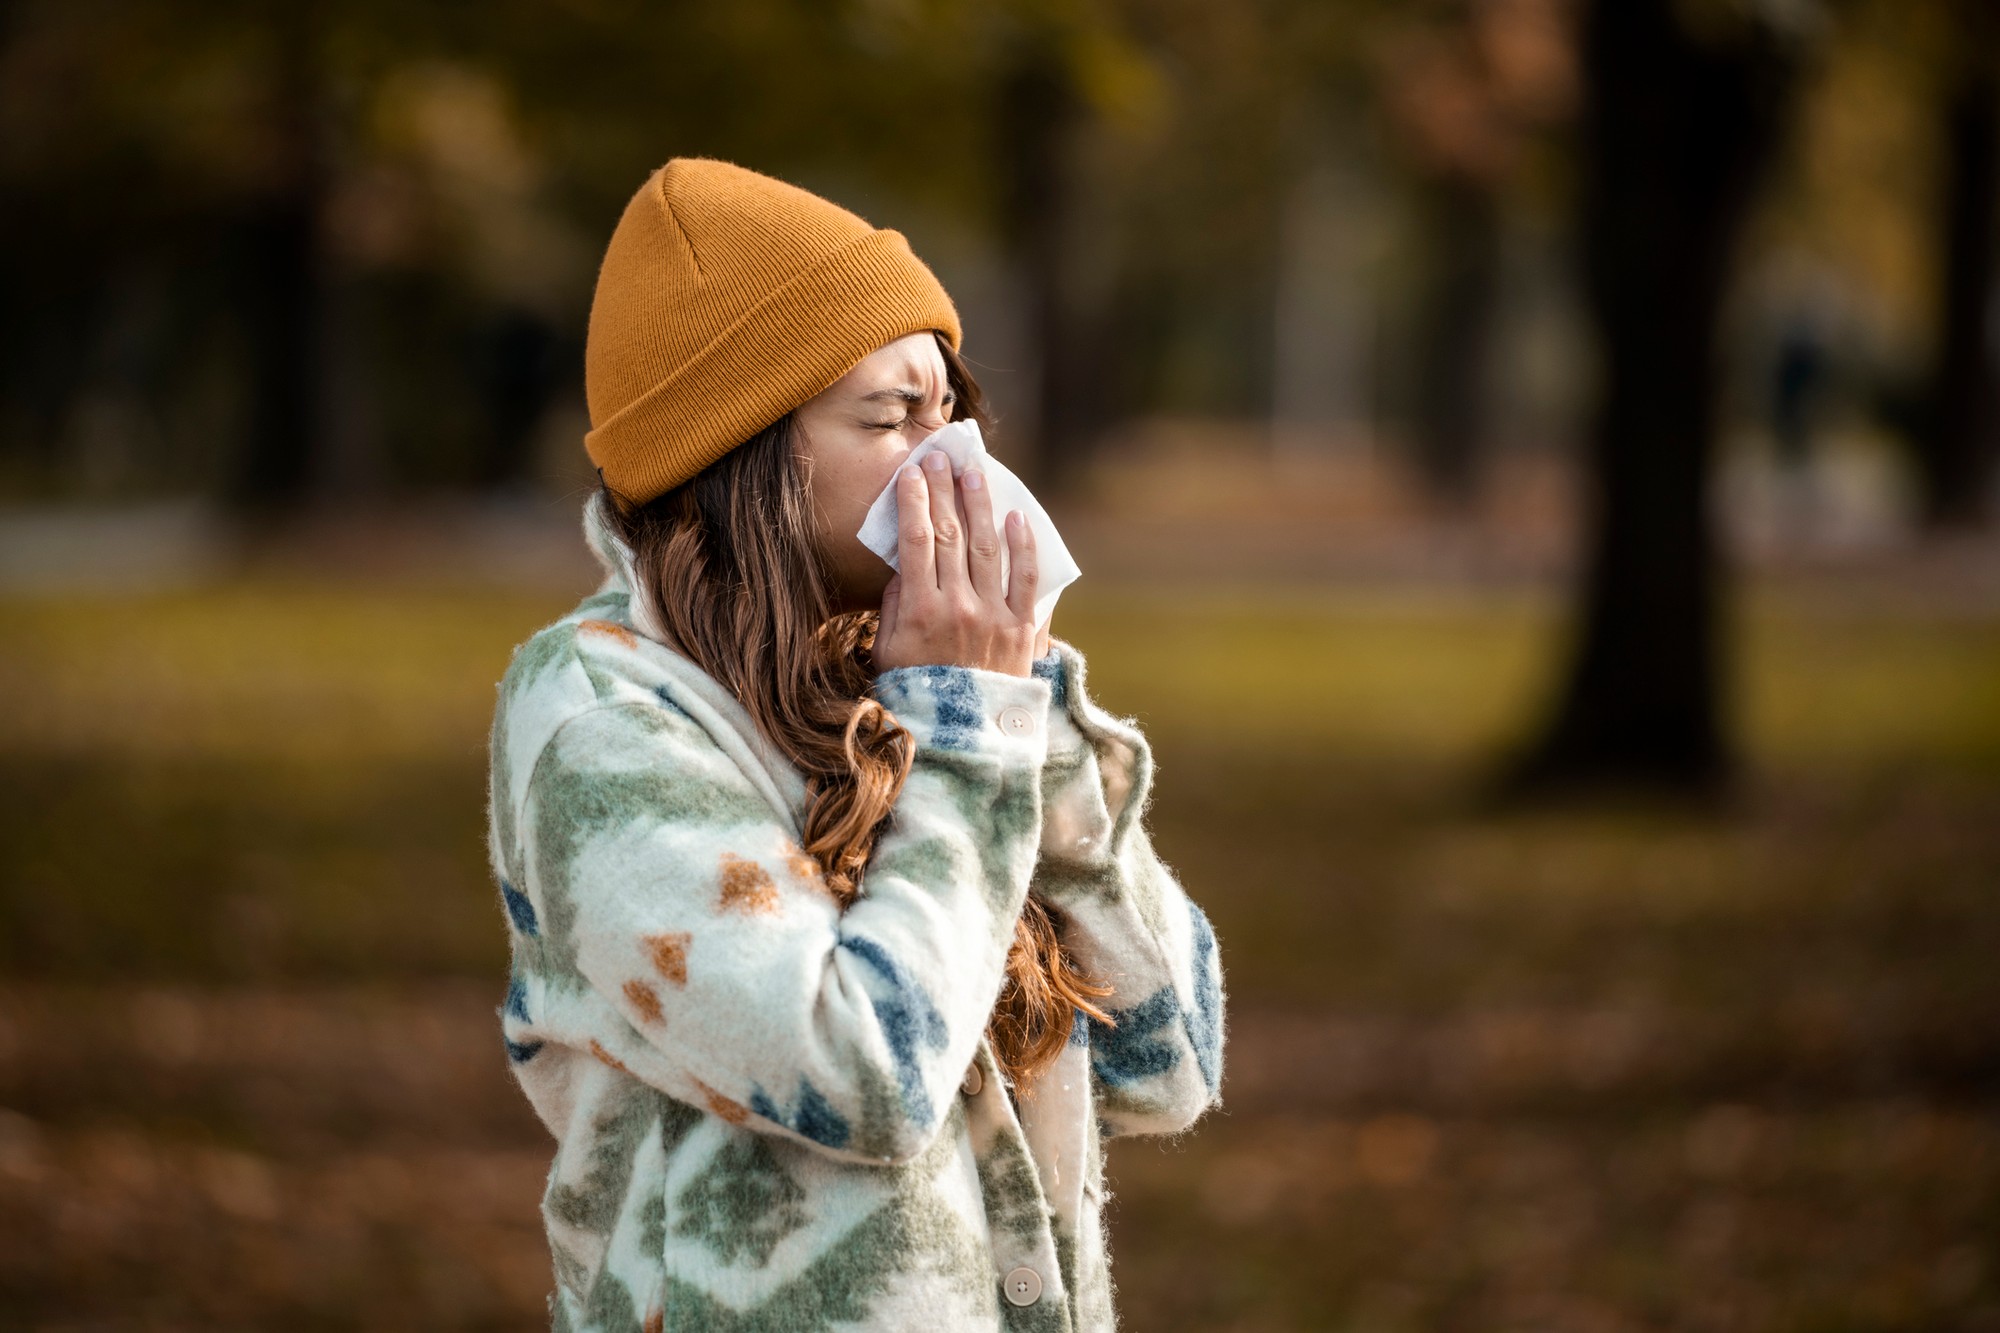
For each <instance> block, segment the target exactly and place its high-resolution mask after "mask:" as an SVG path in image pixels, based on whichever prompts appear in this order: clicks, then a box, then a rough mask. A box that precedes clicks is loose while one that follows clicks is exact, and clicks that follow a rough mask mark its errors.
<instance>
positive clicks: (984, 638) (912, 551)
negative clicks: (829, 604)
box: [873, 449, 1047, 676]
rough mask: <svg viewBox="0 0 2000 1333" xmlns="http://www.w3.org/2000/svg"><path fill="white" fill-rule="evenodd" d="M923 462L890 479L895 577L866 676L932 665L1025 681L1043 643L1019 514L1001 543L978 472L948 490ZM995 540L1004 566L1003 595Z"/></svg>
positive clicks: (945, 476)
mask: <svg viewBox="0 0 2000 1333" xmlns="http://www.w3.org/2000/svg"><path fill="white" fill-rule="evenodd" d="M924 462H925V464H926V465H927V466H925V467H922V468H919V467H915V466H912V465H909V464H905V465H904V466H903V468H902V469H901V470H900V471H899V472H898V473H897V474H896V528H897V541H896V558H897V560H898V561H899V562H900V564H901V566H902V568H901V569H900V570H899V571H898V572H897V574H896V576H895V577H894V578H892V579H890V580H889V586H888V588H887V589H885V590H884V592H883V594H882V624H881V627H880V628H879V629H878V630H877V631H876V633H875V647H874V653H873V656H874V661H875V669H876V670H877V671H888V670H891V669H892V668H895V667H901V666H924V665H929V664H932V663H939V664H944V665H951V666H967V667H977V668H980V669H983V670H986V671H999V672H1004V673H1005V674H1007V675H1010V676H1026V675H1029V674H1030V672H1031V670H1032V666H1033V663H1034V660H1035V658H1036V657H1037V656H1038V655H1039V654H1037V653H1036V646H1037V643H1038V642H1040V641H1041V640H1042V639H1045V638H1046V635H1045V634H1041V635H1038V633H1037V629H1036V625H1035V620H1034V616H1035V588H1036V584H1037V582H1038V581H1039V577H1040V575H1039V572H1038V570H1037V568H1036V564H1035V537H1034V534H1033V533H1032V532H1031V531H1029V528H1028V522H1027V516H1026V515H1024V514H1022V513H1021V512H1020V511H1019V510H1018V509H1017V510H1014V511H1013V512H1012V513H1010V514H1008V515H1007V522H1006V524H1005V525H1004V526H1005V535H1004V536H1003V535H1002V533H1001V532H1000V531H999V530H998V529H996V528H995V526H994V521H993V493H992V491H990V490H988V489H987V488H986V486H985V485H984V484H983V483H984V481H985V478H984V477H983V476H981V475H980V473H979V471H978V469H977V468H967V469H966V470H965V474H964V475H963V476H961V477H960V478H959V479H958V480H957V482H955V483H954V482H953V480H952V475H951V459H950V458H949V457H948V456H946V454H945V453H944V451H943V450H941V449H940V450H933V451H932V452H931V453H930V454H929V455H928V456H927V457H926V458H925V459H924ZM1003 540H1004V541H1005V542H1006V543H1007V548H1006V549H1007V556H1008V563H1009V565H1010V566H1011V568H1010V569H1009V570H1008V578H1007V584H1008V586H1007V587H1004V588H1003V587H1002V586H1001V580H1000V549H1001V548H1000V543H1001V542H1002V541H1003ZM1046 651H1047V650H1046V648H1044V649H1043V652H1046Z"/></svg>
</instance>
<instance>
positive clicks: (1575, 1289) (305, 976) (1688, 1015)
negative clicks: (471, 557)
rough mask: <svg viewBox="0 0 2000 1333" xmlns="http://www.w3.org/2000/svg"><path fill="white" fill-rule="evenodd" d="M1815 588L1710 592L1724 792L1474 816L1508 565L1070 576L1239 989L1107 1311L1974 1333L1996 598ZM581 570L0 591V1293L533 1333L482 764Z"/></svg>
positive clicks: (1125, 1213)
mask: <svg viewBox="0 0 2000 1333" xmlns="http://www.w3.org/2000/svg"><path fill="white" fill-rule="evenodd" d="M360 564H365V562H358V563H357V567H359V566H360ZM1860 586H1861V585H1860V584H1857V583H1855V582H1854V581H1851V580H1850V581H1843V580H1839V579H1833V580H1827V579H1812V578H1790V577H1775V576H1774V577H1758V578H1754V579H1752V580H1750V581H1749V582H1748V583H1747V584H1746V585H1745V586H1744V587H1743V588H1742V589H1741V590H1740V595H1739V596H1737V597H1736V598H1735V599H1733V601H1732V603H1731V615H1730V628H1731V636H1730V637H1731V641H1732V643H1733V645H1734V648H1735V659H1734V660H1735V662H1736V666H1735V668H1734V670H1733V671H1732V684H1733V691H1732V698H1733V700H1734V710H1733V711H1734V722H1735V726H1736V729H1737V731H1738V734H1739V735H1740V736H1741V737H1742V741H1743V750H1744V755H1745V765H1744V770H1743V775H1742V778H1741V780H1740V782H1739V783H1738V785H1737V787H1736V788H1735V790H1734V791H1733V793H1732V794H1731V796H1730V797H1729V799H1728V800H1727V801H1725V802H1724V803H1723V804H1722V805H1721V806H1720V807H1719V808H1718V807H1709V808H1700V807H1683V808H1649V807H1640V806H1605V807H1600V808H1597V809H1592V810H1557V809H1539V810H1512V811H1501V810H1495V809H1491V808H1489V807H1487V806H1486V805H1484V804H1483V803H1482V801H1481V799H1480V797H1481V793H1482V782H1483V779H1484V778H1485V777H1486V776H1487V775H1488V774H1489V773H1490V772H1491V766H1492V764H1493V762H1494V761H1495V760H1496V759H1497V758H1498V757H1499V756H1500V755H1501V754H1503V753H1504V752H1505V750H1506V747H1507V746H1508V745H1509V744H1510V743H1511V742H1512V741H1514V740H1516V739H1518V738H1519V737H1520V736H1521V735H1522V734H1523V732H1524V730H1525V729H1526V728H1527V727H1528V725H1529V724H1530V722H1531V720H1532V718H1533V716H1534V714H1535V710H1536V707H1537V705H1538V704H1539V702H1540V701H1541V698H1542V691H1543V689H1544V688H1545V686H1546V684H1547V681H1548V679H1549V677H1550V674H1551V672H1552V670H1553V665H1554V661H1555V654H1556V651H1557V648H1558V645H1559V642H1560V636H1561V619H1560V616H1559V613H1558V611H1559V608H1558V601H1557V599H1556V597H1555V596H1554V595H1553V593H1552V592H1551V591H1549V590H1548V589H1546V588H1544V587H1540V586H1539V585H1537V584H1536V583H1535V582H1534V581H1533V580H1516V581H1513V582H1504V583H1502V584H1499V585H1496V586H1484V585H1480V584H1477V583H1468V582H1465V581H1462V580H1461V581H1456V582H1451V581H1446V582H1444V583H1438V584H1436V585H1431V584H1426V583H1424V582H1423V581H1421V580H1418V581H1414V582H1412V581H1404V582H1379V581H1378V582H1374V583H1363V584H1357V585H1353V586H1345V587H1329V586H1320V585H1313V584H1310V583H1307V584H1299V585H1278V584H1264V585H1257V586H1256V587H1255V588H1251V587H1246V586H1234V585H1228V584H1220V583H1218V584H1212V585H1199V586H1198V585H1192V584H1188V585H1181V586H1174V585H1170V584H1167V583H1164V582H1160V581H1155V582H1154V583H1151V584H1141V583H1137V582H1123V583H1121V582H1118V581H1116V580H1098V581H1096V582H1093V580H1091V579H1086V580H1085V581H1084V582H1083V583H1081V584H1079V585H1077V587H1076V588H1075V589H1074V590H1073V591H1072V592H1071V593H1069V594H1067V595H1066V596H1065V598H1064V602H1063V606H1062V609H1061V612H1060V613H1059V618H1060V620H1061V622H1062V623H1060V624H1059V625H1058V627H1057V630H1058V633H1060V634H1062V635H1063V636H1064V637H1066V638H1068V639H1070V640H1071V641H1072V642H1074V643H1075V644H1077V645H1078V646H1079V647H1080V648H1082V649H1083V651H1084V652H1085V653H1086V654H1087V656H1088V659H1089V662H1090V670H1091V679H1092V682H1093V686H1094V690H1095V692H1096V694H1097V696H1098V698H1099V699H1100V701H1101V702H1102V703H1104V704H1105V705H1106V706H1107V707H1110V708H1112V709H1114V710H1115V711H1118V712H1120V713H1124V714H1127V715H1132V716H1136V717H1137V718H1138V719H1139V720H1140V721H1141V722H1142V723H1143V724H1144V725H1145V727H1146V728H1147V730H1148V732H1149V733H1150V735H1151V736H1152V738H1153V741H1154V744H1155V747H1156V756H1157V759H1158V786H1157V789H1156V796H1155V800H1154V804H1153V806H1152V809H1151V814H1150V823H1151V827H1152V829H1153V831H1154V836H1155V840H1156V843H1157V845H1158V847H1159V849H1160V851H1161V853H1162V855H1163V856H1164V857H1165V859H1166V860H1167V861H1168V863H1169V864H1170V865H1171V866H1173V867H1174V869H1175V870H1176V871H1177V872H1178V874H1179V875H1180V877H1181V880H1182V882H1183V884H1184V885H1185V886H1186V888H1187V889H1188V891H1189V893H1190V894H1192V895H1193V896H1194V897H1195V898H1196V899H1197V900H1198V901H1200V902H1201V904H1202V905H1203V906H1204V908H1206V909H1207V911H1208V912H1209V915H1210V917H1211V918H1212V920H1213V922H1214V924H1215V928H1216V931H1217V934H1218V937H1219V940H1220V943H1221V952H1222V959H1223V963H1224V967H1225V972H1226V980H1227V986H1228V994H1229V1006H1230V1007H1229V1038H1230V1040H1229V1046H1228V1049H1227V1057H1226V1081H1225V1089H1224V1090H1225V1101H1224V1105H1223V1106H1222V1108H1221V1109H1219V1110H1217V1111H1215V1112H1213V1113H1212V1114H1211V1115H1210V1116H1208V1117H1207V1118H1206V1119H1204V1120H1203V1121H1202V1122H1201V1123H1200V1124H1199V1125H1198V1126H1197V1127H1196V1129H1195V1130H1194V1132H1192V1133H1190V1134H1188V1135H1186V1136H1183V1137H1181V1138H1179V1139H1176V1140H1173V1141H1159V1140H1126V1141H1120V1142H1118V1143H1116V1144H1114V1145H1113V1148H1112V1153H1111V1162H1110V1167H1111V1180H1110V1187H1111V1195H1112V1197H1111V1200H1110V1205H1109V1207H1110V1213H1109V1216H1110V1219H1111V1226H1112V1233H1113V1234H1112V1239H1113V1245H1114V1273H1115V1276H1116V1278H1117V1280H1118V1283H1119V1287H1120V1305H1121V1308H1122V1310H1123V1312H1124V1314H1125V1317H1126V1321H1127V1326H1128V1327H1129V1328H1131V1329H1133V1330H1143V1331H1144V1333H1154V1331H1156V1330H1158V1331H1167V1330H1204V1331H1215V1333H1225V1331H1226V1333H1282V1331H1286V1330H1355V1333H1364V1331H1365V1333H1392V1331H1395V1330H1412V1331H1415V1330H1468V1331H1470V1330H1529V1329H1533V1330H1545V1331H1555V1333H1562V1331H1568V1330H1574V1331H1575V1333H1585V1331H1595V1330H1603V1331H1604V1333H1614V1331H1622V1330H1641V1329H1686V1330H1718V1331H1721V1330H1797V1331H1799V1333H1807V1331H1809V1330H1827V1331H1828V1333H1832V1331H1835V1330H1838V1331H1840V1333H1854V1331H1859V1330H1900V1329H1915V1328H1923V1329H1958V1328H1962V1329H2000V1258H1996V1255H2000V967H1996V965H1995V960H1996V959H2000V615H1996V614H1995V610H1996V608H1995V605H1994V603H1993V600H1992V599H1991V598H1990V597H1986V596H1973V597H1970V598H1965V597H1958V596H1954V595H1934V594H1935V591H1936V590H1935V588H1933V587H1932V586H1931V585H1930V583H1929V582H1928V575H1925V576H1923V577H1918V576H1914V575H1913V576H1909V578H1908V579H1907V580H1906V581H1905V583H1903V584H1899V583H1898V582H1897V581H1896V579H1895V578H1893V577H1891V578H1887V579H1886V580H1881V579H1878V580H1876V581H1875V582H1874V583H1872V584H1869V585H1868V589H1867V590H1863V591H1857V589H1858V588H1860ZM576 595H577V594H576V593H575V591H574V590H572V591H570V592H560V591H557V590H552V589H550V588H547V587H540V588H535V589H532V590H522V589H516V590H513V591H501V590H496V589H494V588H493V587H492V586H490V585H485V586H479V585H468V584H461V583H453V582H449V581H427V580H425V579H422V578H411V577H392V576H389V575H384V574H380V573H379V572H378V573H373V574H369V573H363V574H350V575H347V576H342V577H332V576H328V575H325V574H323V573H307V572H300V571H298V570H292V571H289V572H287V571H284V570H266V571H264V572H261V573H247V574H244V575H242V576H240V577H230V578H226V579H222V580H219V581H209V582H202V583H199V584H198V585H194V586H187V587H177V586H172V585H166V586H161V587H158V588H152V589H147V588H145V587H137V588H133V589H130V590H127V591H122V592H120V591H115V590H114V591H105V590H98V591H94V592H91V593H89V594H87V595H85V594H80V593H69V594H34V593H29V592H17V593H11V594H7V595H5V596H4V597H0V644H4V645H5V647H4V649H0V688H4V689H5V691H6V693H7V695H8V697H9V699H10V700H11V703H10V706H9V707H8V708H6V709H4V710H0V791H4V792H5V800H4V802H0V1108H4V1109H0V1309H4V1310H5V1311H7V1312H8V1313H7V1316H6V1318H5V1319H4V1320H0V1322H5V1323H7V1324H9V1326H21V1327H34V1328H43V1329H74V1330H83V1329H91V1330H100V1329H101V1330H126V1329H197V1328H199V1329H263V1328H270V1329H288V1330H289V1329H342V1328H368V1329H384V1330H389V1329H418V1328H421V1329H433V1330H435V1329H492V1330H500V1329H521V1330H525V1329H530V1328H535V1327H541V1326H545V1320H544V1318H543V1314H542V1311H543V1299H544V1296H545V1295H546V1293H547V1291H548V1289H549V1286H550V1273H549V1265H548V1256H547V1252H546V1249H545V1245H544V1241H543V1238H542V1236H541V1233H540V1231H539V1229H538V1219H537V1216H536V1211H535V1205H536V1200H537V1197H538V1195H539V1191H540V1187H541V1183H542V1178H543V1173H544V1172H545V1170H546V1168H547V1164H548V1159H549V1152H550V1147H551V1144H550V1141H549V1139H548V1137H547V1135H546V1133H545V1132H544V1131H543V1130H542V1128H541V1127H540V1125H539V1124H538V1123H537V1122H536V1121H535V1120H534V1118H533V1117H532V1115H531V1114H530V1112H529V1110H528V1108H527V1106H526V1104H525V1102H524V1101H523V1100H522V1098H521V1097H520V1095H519V1093H518V1091H517V1090H516V1088H515V1087H514V1085H513V1084H512V1082H511V1080H510V1079H509V1077H508V1075H507V1070H506V1066H505V1062H504V1060H503V1058H502V1055H501V1050H500V1043H499V1033H498V1026H497V1019H496V1017H495V1009H496V1007H497V1005H498V1004H499V1002H500V999H501V991H502V989H503V987H504V977H505V970H506V957H505V934H504V926H503V917H502V915H501V910H500V907H499V904H498V901H497V899H496V896H495V888H494V885H493V883H492V881H491V879H490V876H489V873H488V870H487V865H486V859H485V845H484V824H483V818H484V811H483V802H484V798H485V792H484V785H483V784H484V761H485V742H486V728H487V725H488V722H489V720H490V715H491V708H492V703H493V686H494V683H495V682H496V681H497V679H498V678H499V675H500V673H501V671H502V670H503V669H504V666H505V663H506V660H507V655H508V652H509V650H510V648H511V647H512V646H513V645H514V644H515V643H517V642H518V641H519V640H521V639H522V638H524V637H526V634H527V633H528V632H530V631H531V630H532V629H533V628H534V627H535V626H537V625H539V624H541V623H544V622H546V621H547V620H549V619H552V618H554V617H555V616H556V615H559V614H560V613H561V612H563V611H564V610H566V609H567V607H568V606H569V605H571V604H572V603H573V602H574V600H575V596H576ZM15 1321H19V1322H18V1324H16V1323H15Z"/></svg>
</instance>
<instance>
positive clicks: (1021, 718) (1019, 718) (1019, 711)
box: [1000, 704, 1035, 736]
mask: <svg viewBox="0 0 2000 1333" xmlns="http://www.w3.org/2000/svg"><path fill="white" fill-rule="evenodd" d="M1000 730H1002V731H1004V732H1006V733H1007V734H1008V735H1009V736H1029V735H1033V734H1034V730H1035V715H1034V714H1033V713H1031V712H1029V711H1028V710H1027V709H1025V708H1023V707H1021V705H1019V704H1009V705H1007V706H1006V707H1005V708H1003V709H1001V710H1000Z"/></svg>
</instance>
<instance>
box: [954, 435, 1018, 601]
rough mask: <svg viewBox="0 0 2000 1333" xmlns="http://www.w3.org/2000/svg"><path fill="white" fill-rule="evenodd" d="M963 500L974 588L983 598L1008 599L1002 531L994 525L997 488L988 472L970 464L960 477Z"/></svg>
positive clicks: (960, 495)
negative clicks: (1003, 576) (1003, 577)
mask: <svg viewBox="0 0 2000 1333" xmlns="http://www.w3.org/2000/svg"><path fill="white" fill-rule="evenodd" d="M959 483H960V491H959V497H958V498H959V500H960V501H961V503H962V504H963V505H964V507H965V526H966V534H965V542H966V546H965V564H966V570H967V572H968V573H969V574H970V575H971V578H972V590H973V592H975V593H977V594H978V596H979V600H980V601H982V602H1004V601H1005V600H1006V599H1007V590H1006V589H1005V588H1003V587H1002V586H1000V550H1001V547H1000V540H1001V538H1000V532H999V530H998V529H997V528H995V527H994V526H993V491H992V490H991V488H989V487H988V486H987V485H986V474H985V473H983V472H981V471H980V470H979V469H978V468H976V467H969V468H967V469H966V470H965V472H964V475H962V476H961V477H960V478H959Z"/></svg>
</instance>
